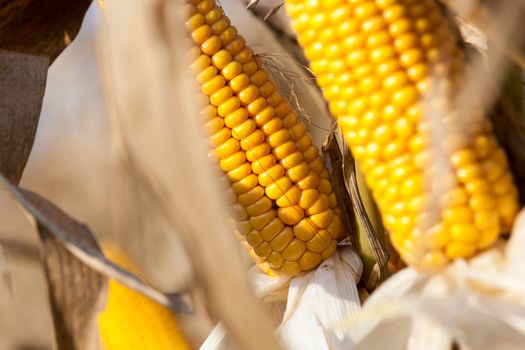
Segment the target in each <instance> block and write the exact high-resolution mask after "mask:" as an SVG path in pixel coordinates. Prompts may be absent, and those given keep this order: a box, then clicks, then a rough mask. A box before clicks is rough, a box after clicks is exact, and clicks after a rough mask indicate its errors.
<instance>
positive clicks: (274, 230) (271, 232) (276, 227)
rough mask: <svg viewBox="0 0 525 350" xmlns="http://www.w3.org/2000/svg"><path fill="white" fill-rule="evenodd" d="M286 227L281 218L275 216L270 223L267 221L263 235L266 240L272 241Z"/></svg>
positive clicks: (262, 230)
mask: <svg viewBox="0 0 525 350" xmlns="http://www.w3.org/2000/svg"><path fill="white" fill-rule="evenodd" d="M283 229H284V223H283V222H282V221H281V219H280V218H278V217H274V218H273V219H272V220H271V221H270V222H269V223H267V224H266V225H265V226H264V227H263V228H262V229H261V230H260V233H261V237H262V238H263V239H264V240H265V241H267V242H268V241H271V240H272V239H273V238H275V236H277V235H278V234H279V233H280V232H281V231H282V230H283Z"/></svg>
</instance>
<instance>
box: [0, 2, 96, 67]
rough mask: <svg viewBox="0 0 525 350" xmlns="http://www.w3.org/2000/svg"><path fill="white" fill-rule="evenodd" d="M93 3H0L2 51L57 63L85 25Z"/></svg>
mask: <svg viewBox="0 0 525 350" xmlns="http://www.w3.org/2000/svg"><path fill="white" fill-rule="evenodd" d="M90 4H91V0H77V1H68V0H46V1H40V0H0V48H3V49H7V50H11V51H18V52H24V53H29V54H33V55H39V56H45V57H48V58H49V61H50V62H53V61H54V60H55V58H57V57H58V55H59V54H60V53H61V52H62V50H64V49H65V48H66V46H67V45H69V44H70V43H71V42H72V41H73V39H74V38H75V36H76V35H77V33H78V31H79V30H80V25H81V24H82V19H83V18H84V14H85V13H86V11H87V9H88V7H89V5H90Z"/></svg>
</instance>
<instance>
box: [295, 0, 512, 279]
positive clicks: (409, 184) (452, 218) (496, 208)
mask: <svg viewBox="0 0 525 350" xmlns="http://www.w3.org/2000/svg"><path fill="white" fill-rule="evenodd" d="M285 3H286V9H287V11H288V13H289V15H290V16H291V18H292V25H293V27H294V29H295V30H296V32H297V34H298V39H299V43H300V44H301V46H302V47H303V48H304V52H305V54H306V56H307V58H308V59H309V61H310V67H311V69H312V71H313V72H314V73H315V75H316V77H317V82H318V84H319V86H320V87H321V88H322V90H323V94H324V96H325V98H326V100H327V101H328V102H329V106H330V110H331V112H332V114H333V115H334V116H336V117H337V119H338V122H339V125H340V126H341V129H342V131H343V134H344V136H345V138H346V140H347V141H348V143H349V145H350V147H351V149H352V153H353V154H354V156H355V158H356V159H357V160H358V161H359V163H360V166H361V169H362V170H363V172H364V173H365V176H366V181H367V184H368V185H369V187H370V188H371V190H372V192H373V195H374V198H375V200H376V201H377V203H378V205H379V208H380V210H381V212H382V215H383V222H384V225H385V227H386V228H387V229H388V230H389V231H390V233H391V237H392V241H393V245H394V247H395V248H396V249H397V250H398V251H399V252H400V255H401V256H402V258H403V259H404V260H405V261H406V262H407V263H408V264H409V265H412V266H414V267H417V268H419V269H421V270H436V269H439V268H440V267H442V266H444V265H445V264H447V263H448V262H449V261H450V260H453V259H456V258H468V257H470V256H472V255H474V254H475V253H476V251H478V250H481V249H485V248H487V247H489V246H491V245H492V244H493V243H494V242H495V241H496V240H497V238H498V237H499V235H500V233H501V232H502V231H508V230H509V229H510V226H511V224H512V221H513V219H514V217H515V215H516V213H517V211H518V201H517V197H518V194H517V190H516V188H515V185H514V182H513V177H512V175H511V173H510V172H509V170H508V164H507V157H506V155H505V153H504V152H503V150H502V149H501V148H500V147H499V146H498V142H497V140H496V138H495V137H494V135H493V134H492V125H491V123H490V121H489V120H488V119H487V118H485V117H484V116H483V115H482V113H481V112H480V113H478V114H479V116H478V115H477V114H476V113H473V116H459V115H457V113H455V112H454V110H453V108H452V109H451V108H450V105H451V103H450V102H452V101H453V99H454V96H456V95H457V93H458V91H459V90H460V84H461V79H462V77H463V76H464V75H463V74H462V73H464V71H465V69H466V64H465V57H464V54H463V52H462V49H461V47H460V46H459V45H458V43H457V41H456V39H455V37H454V34H453V31H452V29H451V28H450V26H449V23H448V22H447V20H446V18H445V17H444V15H443V14H442V13H441V11H440V8H439V7H438V4H437V3H436V2H435V1H433V0H317V1H316V0H314V1H301V0H287V1H285ZM423 102H424V103H425V104H423ZM427 103H428V104H427ZM426 107H430V108H429V109H424V108H426ZM423 110H425V111H429V110H430V111H431V112H432V113H434V115H437V116H439V118H441V120H439V121H438V122H439V123H438V124H439V125H441V126H443V127H444V128H447V129H446V130H453V131H451V132H447V133H441V134H440V135H439V134H438V135H436V133H439V132H438V129H437V128H436V127H435V124H432V123H431V120H432V119H431V118H430V117H428V115H426V114H425V115H424V116H422V111H423ZM474 114H476V115H475V116H474ZM460 117H463V118H460ZM469 118H470V119H469ZM465 120H469V121H470V122H469V123H468V124H465ZM462 123H463V124H462ZM433 133H434V134H433ZM429 144H432V146H433V148H432V147H429ZM436 149H439V150H441V151H442V156H441V158H439V156H438V155H436V152H435V150H436ZM443 155H444V156H443ZM440 169H447V170H448V172H445V173H446V174H447V175H445V176H442V174H443V173H440V171H442V170H440ZM436 174H438V175H436ZM436 208H437V210H436Z"/></svg>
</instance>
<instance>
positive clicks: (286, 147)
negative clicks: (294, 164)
mask: <svg viewBox="0 0 525 350" xmlns="http://www.w3.org/2000/svg"><path fill="white" fill-rule="evenodd" d="M295 150H296V147H295V142H293V141H292V140H290V141H287V142H285V143H283V144H282V145H280V146H278V147H276V148H274V149H273V151H272V153H273V154H274V155H275V157H276V158H277V159H279V160H281V159H284V158H286V157H288V156H289V155H290V154H292V153H293V152H295ZM285 168H286V166H285Z"/></svg>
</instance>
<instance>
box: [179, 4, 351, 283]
mask: <svg viewBox="0 0 525 350" xmlns="http://www.w3.org/2000/svg"><path fill="white" fill-rule="evenodd" d="M185 10H186V14H187V22H186V28H187V30H188V32H189V34H190V37H191V39H192V43H193V48H192V50H191V52H190V56H191V59H192V60H193V63H192V68H193V70H194V72H195V73H196V79H197V81H198V82H199V83H200V87H201V92H202V93H203V94H204V95H205V98H204V102H205V103H206V108H205V109H204V110H203V111H202V116H203V117H204V118H205V120H206V127H207V129H208V131H209V133H210V134H211V135H212V136H211V137H210V142H211V144H212V146H213V147H214V150H213V152H212V153H213V156H214V157H216V158H218V160H219V165H220V168H221V169H222V172H223V173H224V174H225V176H226V178H227V179H228V181H229V182H228V184H227V187H228V188H229V191H230V192H231V193H232V202H231V211H232V215H233V217H234V218H235V220H236V223H237V229H238V232H237V237H238V238H239V239H240V240H241V242H242V243H243V244H244V245H245V247H246V248H247V249H248V251H249V252H250V256H251V257H252V258H253V259H254V260H255V261H256V262H257V263H258V264H259V266H260V267H261V268H263V269H266V268H268V267H270V268H271V269H273V270H277V271H282V272H284V273H286V274H290V275H294V274H297V273H300V272H302V271H306V270H310V269H313V268H315V267H316V266H318V265H319V264H320V263H321V262H322V261H323V260H324V259H326V258H328V257H330V256H331V255H332V254H333V253H334V251H335V249H336V245H337V240H338V239H340V238H342V233H343V229H342V221H341V219H340V213H339V209H338V207H337V200H336V197H335V193H334V191H333V189H332V185H331V182H330V178H329V174H328V171H327V170H326V168H325V166H324V163H323V159H322V158H321V156H320V155H319V151H318V149H317V147H315V146H314V145H312V138H311V137H310V135H309V134H308V133H307V132H306V127H305V125H304V124H303V123H302V122H301V121H300V120H299V118H298V115H297V114H296V113H295V112H294V111H292V110H291V108H290V106H289V104H288V102H287V101H286V100H285V99H284V98H283V97H282V96H281V95H280V94H279V92H278V91H277V86H276V84H275V83H274V82H273V81H272V80H271V79H270V76H269V73H268V72H267V71H266V70H265V69H263V68H262V67H261V64H260V61H259V60H258V59H257V58H256V57H254V54H253V51H252V50H251V49H250V48H249V47H247V46H246V44H245V40H244V38H243V37H242V36H241V35H238V34H237V29H236V28H235V27H234V26H232V25H231V24H230V20H229V19H228V17H226V16H225V15H224V13H223V11H222V9H221V8H220V7H218V6H217V5H216V4H215V2H214V1H213V0H203V1H189V2H188V4H187V7H186V9H185Z"/></svg>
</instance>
